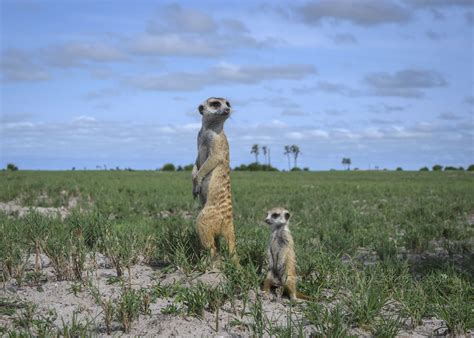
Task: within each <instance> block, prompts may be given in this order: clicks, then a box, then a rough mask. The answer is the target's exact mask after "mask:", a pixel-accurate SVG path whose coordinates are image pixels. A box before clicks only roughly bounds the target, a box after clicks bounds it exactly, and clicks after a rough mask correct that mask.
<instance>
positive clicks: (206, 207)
mask: <svg viewBox="0 0 474 338" xmlns="http://www.w3.org/2000/svg"><path fill="white" fill-rule="evenodd" d="M210 100H219V101H221V103H222V105H223V106H226V104H225V103H226V102H227V104H228V101H226V100H225V99H218V98H209V99H208V100H206V102H205V103H204V104H203V105H201V106H200V111H201V107H204V108H203V109H202V110H203V112H202V115H203V127H202V129H201V132H200V133H199V137H198V159H197V160H196V166H195V167H194V169H193V185H194V192H195V196H199V198H200V200H201V203H202V204H203V208H202V210H201V212H200V213H199V215H198V217H197V220H196V227H197V232H198V235H199V238H200V240H201V244H202V246H203V247H204V248H206V249H208V250H210V253H211V256H213V257H214V256H215V255H216V239H217V237H218V236H222V237H223V238H224V239H225V240H226V242H227V246H228V250H229V254H230V255H231V257H232V258H233V259H235V260H236V259H237V255H236V254H235V233H234V223H233V216H232V192H231V185H230V168H229V144H228V142H227V138H226V136H225V134H224V130H223V123H224V121H225V119H226V118H227V117H220V116H219V114H216V113H214V115H213V114H209V115H208V116H207V115H206V114H207V112H208V110H211V108H210V107H209V102H210ZM211 102H212V101H211ZM228 110H229V113H227V115H228V114H230V107H229V108H228ZM209 121H211V122H209ZM216 124H217V125H218V124H221V126H220V127H219V125H218V126H217V127H216Z"/></svg>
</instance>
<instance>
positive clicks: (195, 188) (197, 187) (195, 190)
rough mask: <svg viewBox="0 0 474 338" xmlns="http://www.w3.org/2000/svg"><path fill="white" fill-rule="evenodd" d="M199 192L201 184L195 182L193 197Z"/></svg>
mask: <svg viewBox="0 0 474 338" xmlns="http://www.w3.org/2000/svg"><path fill="white" fill-rule="evenodd" d="M200 193H201V184H199V183H195V184H194V186H193V197H194V198H196V197H198V196H199V194H200Z"/></svg>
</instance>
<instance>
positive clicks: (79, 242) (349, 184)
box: [0, 171, 474, 337]
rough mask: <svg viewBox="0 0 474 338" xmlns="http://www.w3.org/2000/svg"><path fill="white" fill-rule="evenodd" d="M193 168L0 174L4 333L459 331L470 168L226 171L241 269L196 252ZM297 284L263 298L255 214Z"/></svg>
mask: <svg viewBox="0 0 474 338" xmlns="http://www.w3.org/2000/svg"><path fill="white" fill-rule="evenodd" d="M190 176H191V174H190V172H174V173H170V172H158V171H67V172H66V171H64V172H39V171H16V172H1V173H0V202H1V203H0V233H1V236H0V269H1V271H0V275H1V277H0V278H1V287H0V335H3V336H11V337H20V336H30V335H35V336H56V335H57V336H65V337H78V336H105V335H109V334H111V335H133V336H136V335H150V336H151V335H161V336H173V335H175V336H214V335H219V336H222V335H232V336H239V335H241V336H284V337H291V336H326V337H345V336H380V337H392V336H397V335H404V336H407V335H410V336H434V335H451V336H463V335H464V336H469V335H472V334H474V331H473V329H474V286H473V281H474V279H473V278H474V254H473V249H474V175H472V174H471V173H468V172H408V171H406V172H389V171H359V172H233V173H232V174H231V179H232V191H233V206H234V222H235V228H236V234H237V252H238V256H239V258H240V266H236V265H234V263H233V262H232V261H231V260H230V259H228V257H226V255H225V252H226V250H225V248H224V242H221V244H222V245H221V257H220V259H219V260H217V261H212V260H211V259H210V258H209V257H208V255H207V254H206V253H205V252H203V251H202V250H201V249H200V246H199V240H198V238H197V235H196V232H195V228H194V220H195V218H196V216H197V214H198V212H199V205H198V203H197V202H196V201H194V200H193V198H192V193H191V189H192V188H191V178H190ZM275 206H283V207H285V208H287V209H288V210H289V211H290V212H291V213H292V218H291V223H290V229H291V231H292V234H293V237H294V241H295V251H296V256H297V264H298V268H297V271H298V289H299V291H300V292H301V293H303V294H305V295H308V296H310V297H311V298H312V300H311V301H298V302H290V301H289V300H288V299H287V298H285V297H284V296H283V297H282V296H281V295H280V293H279V290H275V293H271V294H264V293H262V292H261V291H260V285H261V282H262V280H263V277H264V274H265V260H266V258H265V255H266V245H267V241H268V237H269V229H268V227H267V226H266V225H265V224H264V222H263V219H264V217H265V215H266V211H267V210H268V209H270V208H272V207H275Z"/></svg>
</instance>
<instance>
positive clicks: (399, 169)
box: [395, 167, 403, 171]
mask: <svg viewBox="0 0 474 338" xmlns="http://www.w3.org/2000/svg"><path fill="white" fill-rule="evenodd" d="M395 170H396V171H403V168H402V167H397V169H395Z"/></svg>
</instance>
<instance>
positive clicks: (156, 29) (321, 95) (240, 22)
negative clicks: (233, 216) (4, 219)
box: [0, 0, 474, 170]
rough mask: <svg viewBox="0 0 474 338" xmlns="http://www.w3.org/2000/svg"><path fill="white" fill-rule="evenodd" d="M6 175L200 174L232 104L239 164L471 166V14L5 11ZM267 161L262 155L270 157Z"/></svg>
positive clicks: (398, 7)
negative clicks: (174, 170)
mask: <svg viewBox="0 0 474 338" xmlns="http://www.w3.org/2000/svg"><path fill="white" fill-rule="evenodd" d="M0 6H1V7H0V8H1V45H0V51H1V60H0V61H1V62H0V66H1V68H0V80H1V82H0V89H1V120H0V146H1V148H0V165H1V166H2V167H4V166H5V165H6V164H7V163H10V162H13V163H15V164H17V165H18V166H19V167H20V168H23V169H70V168H71V167H73V166H74V167H76V168H84V167H87V168H89V169H94V168H96V166H97V165H100V166H103V165H107V167H109V168H110V167H116V166H119V167H121V168H123V167H132V168H136V169H155V168H159V167H161V166H162V165H163V164H164V163H166V162H173V163H175V164H188V163H192V162H193V161H194V159H195V155H196V149H195V148H196V145H195V144H196V140H195V139H196V135H197V132H198V130H199V128H200V115H199V113H198V111H197V107H198V105H199V104H200V103H201V102H202V101H204V100H205V99H206V98H207V97H210V96H221V97H226V98H228V100H229V101H230V102H231V104H232V106H233V108H234V113H233V115H232V117H231V118H230V119H229V120H228V121H227V122H226V126H225V129H226V134H227V136H228V139H229V142H230V148H231V162H232V163H231V165H232V166H236V165H240V164H241V163H250V162H252V161H254V157H253V155H251V154H250V148H251V146H252V144H255V143H257V144H260V145H261V146H263V145H265V146H268V147H269V148H270V149H271V161H272V164H273V165H274V166H277V167H279V168H281V169H284V168H287V159H286V157H285V156H284V155H283V147H284V146H285V145H291V144H297V145H298V146H299V147H300V149H301V155H300V157H299V159H298V165H299V166H301V167H310V168H311V169H315V170H327V169H331V168H335V169H342V165H341V160H342V158H343V157H350V158H351V159H352V163H353V167H359V168H361V169H367V168H374V167H376V166H378V167H379V168H389V169H393V168H395V167H397V166H402V167H403V168H404V169H418V168H420V167H422V166H425V165H427V166H432V165H433V164H436V163H440V164H442V165H454V166H464V167H466V166H467V165H469V164H471V163H474V121H473V111H474V90H473V79H474V46H473V41H474V39H473V38H474V36H473V32H474V31H473V29H474V1H472V0H399V1H396V0H358V1H349V0H319V1H317V0H314V1H304V2H303V1H296V2H295V1H291V2H284V1H272V2H260V3H259V2H254V1H248V2H246V1H225V2H224V1H180V2H179V3H178V2H167V1H159V2H158V1H132V0H128V1H120V0H119V1H89V0H85V1H72V0H69V1H67V0H66V1H59V0H56V1H26V0H16V1H9V0H2V1H1V3H0ZM260 160H262V156H260Z"/></svg>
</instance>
